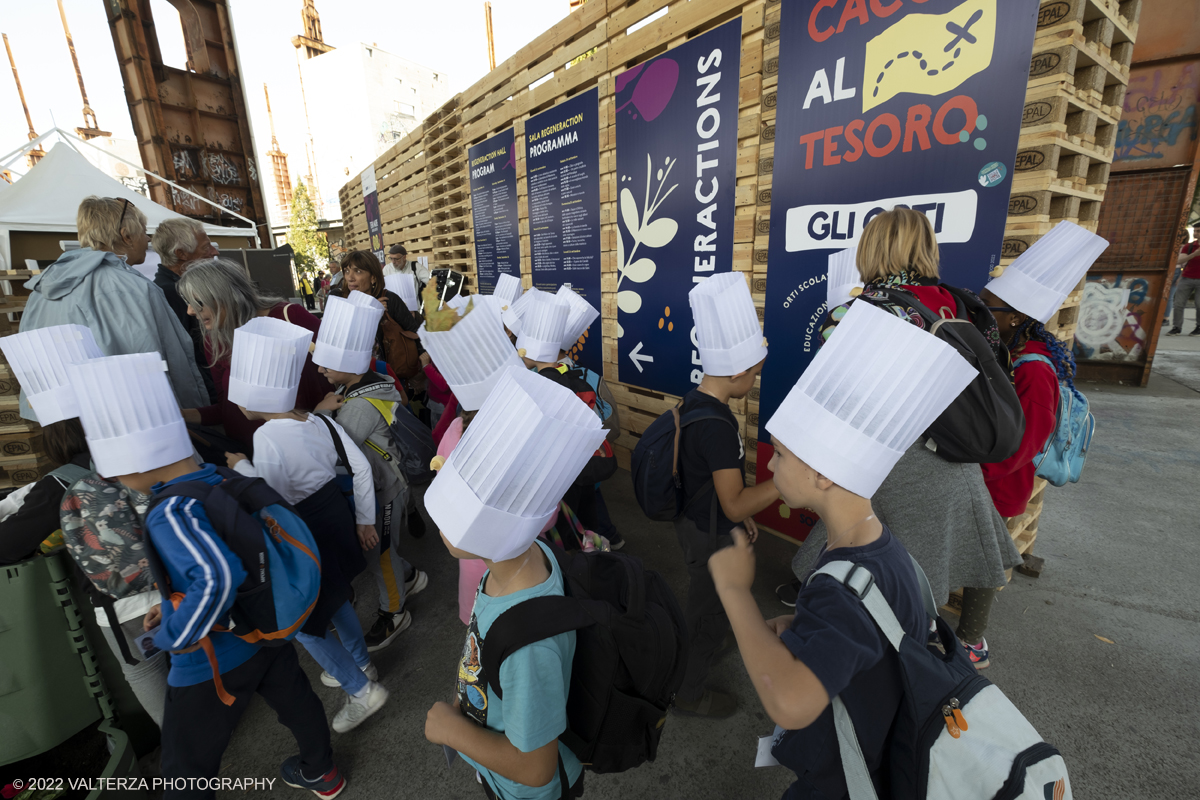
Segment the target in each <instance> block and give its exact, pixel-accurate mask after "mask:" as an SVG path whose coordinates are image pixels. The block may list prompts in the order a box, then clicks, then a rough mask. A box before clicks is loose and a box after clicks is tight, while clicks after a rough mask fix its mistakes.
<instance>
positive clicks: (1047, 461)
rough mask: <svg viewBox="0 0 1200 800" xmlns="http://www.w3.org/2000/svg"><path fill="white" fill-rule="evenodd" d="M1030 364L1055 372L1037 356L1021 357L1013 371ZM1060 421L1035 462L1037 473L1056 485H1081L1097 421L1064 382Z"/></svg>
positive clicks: (1082, 399)
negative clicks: (1034, 363)
mask: <svg viewBox="0 0 1200 800" xmlns="http://www.w3.org/2000/svg"><path fill="white" fill-rule="evenodd" d="M1029 361H1041V362H1042V363H1043V364H1048V365H1049V366H1050V369H1052V370H1053V369H1054V363H1053V362H1051V361H1050V359H1048V358H1046V357H1045V356H1041V355H1036V354H1031V355H1027V356H1021V357H1020V358H1018V359H1017V360H1016V361H1015V362H1013V369H1016V368H1017V367H1019V366H1021V365H1022V364H1024V363H1026V362H1029ZM1057 420H1058V421H1057V424H1055V426H1054V430H1053V432H1051V434H1050V438H1048V439H1047V440H1046V444H1045V445H1043V446H1042V449H1041V451H1040V452H1039V453H1038V454H1037V455H1036V456H1035V457H1034V459H1033V466H1034V474H1036V475H1037V476H1038V477H1039V478H1043V479H1045V480H1047V481H1049V482H1050V483H1052V484H1054V485H1055V486H1066V485H1067V484H1068V483H1076V482H1078V481H1079V474H1080V473H1081V472H1083V462H1084V461H1085V460H1086V459H1087V452H1088V448H1089V447H1091V446H1092V434H1094V433H1095V432H1096V418H1095V417H1094V416H1092V412H1091V411H1090V410H1089V408H1088V401H1087V398H1086V397H1084V396H1083V394H1081V393H1080V391H1079V390H1078V389H1076V388H1075V387H1074V386H1070V385H1068V384H1067V383H1066V382H1065V381H1059V384H1058V416H1057Z"/></svg>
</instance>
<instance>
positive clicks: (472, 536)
mask: <svg viewBox="0 0 1200 800" xmlns="http://www.w3.org/2000/svg"><path fill="white" fill-rule="evenodd" d="M603 440H604V430H603V428H601V427H600V420H599V419H598V418H597V417H596V415H595V413H594V412H592V410H591V409H589V408H588V407H587V406H586V405H584V404H583V402H581V401H580V400H579V399H578V398H577V397H575V395H574V394H573V393H572V392H571V391H570V390H569V389H567V388H565V387H563V386H559V385H557V384H555V383H554V382H553V381H550V380H548V379H546V378H543V377H541V376H539V375H535V374H533V373H532V372H529V371H527V370H525V369H522V368H519V367H511V368H508V369H506V370H505V371H504V373H503V374H502V375H501V377H500V379H499V381H498V382H497V383H496V386H495V388H494V389H492V391H491V393H490V394H489V395H488V397H487V399H486V400H485V401H484V403H483V405H482V407H481V408H480V409H479V413H478V415H477V416H476V417H475V420H474V421H473V422H472V423H471V426H470V428H468V429H467V431H466V433H464V434H463V437H462V440H461V441H460V442H459V444H458V446H457V447H456V448H454V451H453V452H452V453H451V454H450V457H449V458H448V459H447V460H446V461H445V463H444V464H443V465H442V466H441V469H440V471H439V472H438V475H437V477H436V478H434V479H433V483H432V484H431V485H430V487H429V491H428V493H427V494H426V495H425V503H426V507H427V508H428V509H429V515H430V516H431V517H432V518H433V520H434V522H436V523H437V525H438V527H439V529H440V530H441V535H442V538H443V540H444V541H445V543H446V546H447V548H448V549H449V550H450V554H451V555H453V556H455V557H456V558H482V559H483V560H484V561H485V562H486V563H487V566H488V572H487V574H486V575H485V577H484V579H483V581H482V583H481V584H480V587H479V591H478V592H477V594H476V598H475V606H474V609H473V611H472V614H471V621H470V624H469V626H468V629H467V639H466V643H465V645H464V647H463V654H462V659H461V661H460V664H459V668H458V689H457V708H456V707H455V706H453V705H450V704H449V703H440V702H439V703H435V704H434V705H433V707H432V708H431V709H430V710H429V714H428V716H427V718H426V722H425V736H426V738H428V739H429V740H430V741H432V742H434V743H436V744H442V745H446V746H448V747H451V748H453V749H455V750H457V751H458V752H459V753H460V754H462V755H463V756H464V757H465V758H466V760H467V761H468V762H469V763H470V764H471V766H473V767H475V769H477V770H478V771H479V773H480V774H481V776H482V777H483V779H484V780H485V781H486V782H487V785H488V786H489V787H490V788H491V789H492V791H493V793H494V794H495V795H496V796H497V797H503V798H511V797H527V796H531V795H530V790H529V788H528V787H530V786H533V787H540V786H545V785H548V784H549V783H550V781H551V780H555V781H557V779H556V778H554V776H555V771H556V766H557V765H558V764H559V763H561V764H562V767H563V769H564V770H565V772H566V777H567V781H568V783H569V784H571V785H574V784H576V782H577V781H578V780H579V779H580V776H581V774H582V766H581V765H580V763H579V759H578V758H577V757H576V756H575V754H574V753H572V752H571V751H570V749H568V748H567V747H566V745H564V744H563V743H562V742H561V741H558V736H559V734H561V733H562V732H563V731H564V730H566V728H567V690H568V688H569V685H570V674H571V664H572V660H573V658H574V652H575V633H574V632H573V631H572V632H568V633H564V634H559V635H557V636H553V637H551V638H549V639H544V640H542V641H541V642H540V643H538V644H537V645H536V646H528V647H523V648H520V649H519V650H516V651H515V652H514V653H512V654H511V655H510V656H508V658H507V659H505V661H504V666H503V668H502V669H501V671H500V674H499V676H498V682H499V684H500V688H501V690H502V692H503V697H500V696H498V695H496V694H495V693H494V692H493V691H492V690H491V688H490V687H489V685H488V681H487V676H486V675H483V674H482V673H481V668H480V654H481V652H482V646H483V642H484V640H485V638H486V637H487V635H488V631H489V630H490V629H491V626H492V623H493V622H494V621H495V620H496V619H497V618H498V617H499V616H500V615H501V614H502V613H503V612H504V611H506V610H507V609H509V608H512V607H513V606H516V605H518V604H519V603H522V602H523V601H525V600H528V599H531V598H535V597H544V596H555V595H562V594H563V576H562V573H561V571H560V569H559V566H558V561H557V559H556V558H555V557H554V555H553V553H552V552H551V551H550V546H549V545H546V544H544V543H542V542H539V541H537V537H538V534H539V532H540V531H542V529H543V528H544V527H545V526H546V523H547V522H549V521H550V520H551V519H553V518H554V517H555V515H556V514H557V513H558V504H559V501H560V500H561V499H562V496H563V493H564V492H565V491H566V489H567V487H568V486H570V485H571V483H572V482H573V481H574V480H575V478H576V476H578V475H579V472H580V470H581V469H582V468H583V466H584V464H586V463H587V461H588V459H589V458H590V457H591V455H592V453H593V452H594V451H595V450H596V448H597V447H598V446H599V445H600V443H601V442H602V441H603ZM500 724H502V725H503V728H502V729H501V728H500ZM556 742H557V746H556V747H550V745H551V744H554V743H556ZM501 752H503V753H504V756H503V758H502V759H500V758H497V754H498V753H501ZM560 759H561V762H560ZM514 775H515V776H522V777H524V776H539V777H538V778H536V779H535V778H533V777H526V779H525V781H524V782H523V783H521V782H518V781H517V780H514V779H512V778H510V777H508V776H514ZM541 776H544V777H541ZM555 787H556V791H555V795H554V796H556V797H557V796H558V794H557V782H556V783H555ZM568 796H571V797H573V796H575V795H574V794H570V795H568Z"/></svg>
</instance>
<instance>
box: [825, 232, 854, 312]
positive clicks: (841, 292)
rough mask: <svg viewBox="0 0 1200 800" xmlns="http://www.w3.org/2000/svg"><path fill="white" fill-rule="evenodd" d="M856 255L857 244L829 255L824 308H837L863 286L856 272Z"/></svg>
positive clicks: (847, 301)
mask: <svg viewBox="0 0 1200 800" xmlns="http://www.w3.org/2000/svg"><path fill="white" fill-rule="evenodd" d="M857 256H858V245H855V246H854V247H850V248H847V249H846V250H839V251H838V252H836V253H834V254H832V255H831V256H829V271H828V273H827V275H826V278H825V280H826V287H825V292H826V295H825V296H826V298H827V304H826V306H825V308H826V310H830V309H834V308H837V307H838V306H840V305H842V304H843V303H849V302H850V300H851V299H852V298H853V297H856V296H857V295H858V294H859V292H856V291H854V290H855V289H856V288H857V289H859V290H860V291H861V290H862V287H863V280H862V275H860V274H859V272H858V264H857V263H855V259H856V258H857Z"/></svg>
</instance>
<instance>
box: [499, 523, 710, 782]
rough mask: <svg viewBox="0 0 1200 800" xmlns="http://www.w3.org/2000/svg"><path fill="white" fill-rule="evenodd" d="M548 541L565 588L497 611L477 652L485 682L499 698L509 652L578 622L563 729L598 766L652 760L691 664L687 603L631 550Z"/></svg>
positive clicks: (605, 768)
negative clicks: (569, 547)
mask: <svg viewBox="0 0 1200 800" xmlns="http://www.w3.org/2000/svg"><path fill="white" fill-rule="evenodd" d="M548 549H549V550H550V551H551V552H552V553H554V558H555V559H556V560H557V561H558V566H559V569H560V570H561V571H562V575H563V590H564V595H563V596H561V597H560V596H553V597H535V598H533V599H531V600H526V601H525V602H523V603H520V604H518V605H516V606H513V607H512V608H510V609H508V610H507V611H505V612H504V613H503V614H501V615H500V616H499V617H497V618H496V621H495V622H493V623H492V625H491V627H490V628H489V629H488V633H487V638H486V639H485V640H484V643H483V651H482V653H481V654H480V663H481V666H482V668H483V672H484V674H485V675H487V680H488V685H490V686H491V687H492V692H493V693H495V695H496V696H497V697H500V698H503V696H504V693H503V691H502V689H501V687H500V665H501V664H502V663H503V662H504V659H505V658H507V657H508V656H510V655H512V654H513V653H515V652H516V651H517V650H520V649H521V648H522V647H525V646H526V645H530V644H533V643H534V642H539V641H541V640H542V639H547V638H550V637H551V636H557V635H558V634H560V633H566V632H568V631H576V632H577V633H576V640H575V660H574V663H573V664H572V666H571V687H570V690H569V693H568V696H567V722H568V729H567V730H566V731H565V732H564V733H563V734H562V735H561V736H560V737H559V739H560V740H561V741H562V743H563V744H565V745H566V746H567V747H568V748H570V749H571V752H573V753H574V754H575V755H576V756H577V757H578V758H579V760H580V762H582V763H583V765H584V766H586V767H587V768H588V769H590V770H592V771H593V772H598V773H604V772H624V771H625V770H627V769H632V768H634V767H636V766H638V765H640V764H642V763H644V762H646V761H653V760H654V758H655V756H656V755H657V754H658V742H659V739H660V738H661V737H662V732H663V727H664V725H665V724H666V721H667V708H668V706H670V704H671V701H672V700H673V699H674V697H675V693H676V692H677V691H678V690H679V687H680V685H681V684H682V683H683V672H684V669H685V668H686V667H687V623H686V621H685V620H684V616H683V611H681V610H680V608H679V603H678V602H676V600H675V595H674V594H673V593H672V592H671V588H670V587H669V586H667V582H666V581H665V580H663V577H662V576H661V575H659V574H658V573H657V572H654V571H653V570H648V569H644V568H643V566H642V561H641V559H639V558H637V557H635V556H630V555H625V554H623V553H600V552H596V553H584V552H580V551H574V552H570V553H567V552H564V551H562V550H560V549H559V548H557V547H550V548H548Z"/></svg>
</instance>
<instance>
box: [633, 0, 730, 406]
mask: <svg viewBox="0 0 1200 800" xmlns="http://www.w3.org/2000/svg"><path fill="white" fill-rule="evenodd" d="M741 47H742V22H741V20H740V19H735V20H732V21H730V22H727V23H725V24H724V25H722V26H720V27H719V28H714V29H713V30H711V31H709V32H708V33H705V34H703V35H702V36H697V37H696V38H695V39H692V40H691V41H689V42H687V43H686V44H683V45H680V46H679V47H676V48H675V49H673V50H670V51H668V52H666V53H664V54H663V55H661V56H658V57H657V58H653V59H651V60H649V61H646V62H643V63H641V64H639V65H637V66H636V67H633V68H632V69H629V70H626V71H625V72H623V73H621V74H620V75H618V76H617V80H616V84H615V87H614V89H615V91H616V114H617V122H616V124H617V188H618V200H619V202H618V203H617V208H618V215H617V216H618V224H617V337H618V338H617V353H618V361H619V363H620V375H621V380H622V381H624V382H625V383H632V384H635V385H637V386H644V387H646V388H647V389H654V390H656V391H660V392H666V393H667V394H674V395H682V394H685V393H686V392H688V391H690V390H691V389H692V388H693V387H694V386H695V385H697V384H699V383H700V378H701V377H703V373H702V372H701V370H700V357H699V353H698V352H696V350H695V347H694V346H693V344H692V329H693V325H692V313H691V309H690V308H689V306H688V292H689V291H690V290H691V288H692V287H693V286H694V285H695V284H696V283H698V282H700V281H702V280H704V279H705V278H707V277H709V276H711V275H714V274H716V273H718V272H728V271H729V270H731V269H732V268H733V214H734V194H735V189H736V188H737V187H736V183H737V174H736V172H737V170H736V166H737V126H738V67H739V64H740V61H741Z"/></svg>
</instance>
